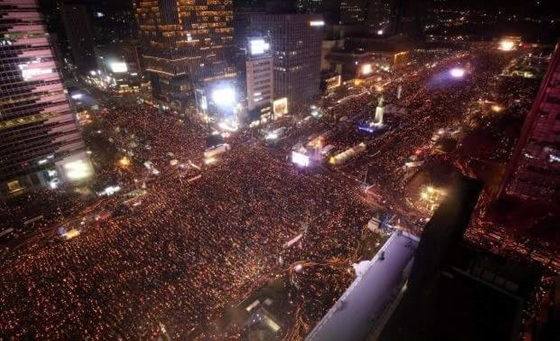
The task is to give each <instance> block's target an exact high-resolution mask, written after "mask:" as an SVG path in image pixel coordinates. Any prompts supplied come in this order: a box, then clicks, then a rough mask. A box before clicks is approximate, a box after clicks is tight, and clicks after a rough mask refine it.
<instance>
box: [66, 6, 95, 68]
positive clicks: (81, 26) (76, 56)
mask: <svg viewBox="0 0 560 341" xmlns="http://www.w3.org/2000/svg"><path fill="white" fill-rule="evenodd" d="M61 13H62V23H63V24H64V31H65V33H66V38H67V39H68V43H69V46H70V50H71V54H72V59H73V60H74V64H75V66H76V69H77V71H78V72H79V73H81V74H87V73H89V72H90V71H92V70H95V69H97V65H96V61H95V51H94V49H95V41H94V39H93V30H92V27H91V21H90V18H89V14H88V11H87V8H86V6H85V5H79V4H76V5H74V4H66V5H63V6H62V11H61Z"/></svg>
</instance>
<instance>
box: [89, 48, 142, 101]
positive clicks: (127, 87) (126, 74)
mask: <svg viewBox="0 0 560 341" xmlns="http://www.w3.org/2000/svg"><path fill="white" fill-rule="evenodd" d="M139 48H140V46H139V43H138V41H136V40H126V41H120V42H115V43H110V44H106V45H102V46H97V47H96V48H95V55H96V58H97V67H98V70H97V71H96V72H94V73H93V74H92V76H97V78H98V79H102V80H105V81H107V83H108V88H110V89H112V90H113V91H114V92H115V93H117V94H125V93H133V92H138V91H140V89H141V86H142V70H141V64H140V55H139V52H138V50H139ZM97 72H99V73H100V74H97Z"/></svg>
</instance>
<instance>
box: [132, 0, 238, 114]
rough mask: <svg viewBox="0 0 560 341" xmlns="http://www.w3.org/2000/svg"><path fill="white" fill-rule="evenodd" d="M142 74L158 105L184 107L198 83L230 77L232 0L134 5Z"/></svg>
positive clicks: (141, 0) (139, 1)
mask: <svg viewBox="0 0 560 341" xmlns="http://www.w3.org/2000/svg"><path fill="white" fill-rule="evenodd" d="M134 8H135V15H136V20H137V21H138V27H139V38H140V40H141V43H142V54H143V55H142V57H143V61H144V68H145V71H146V72H147V73H148V76H149V77H150V81H151V83H152V90H153V93H154V96H155V97H156V98H157V99H160V100H163V101H166V102H168V103H171V104H178V105H185V104H187V103H188V102H189V101H191V100H192V99H193V98H194V91H195V88H196V87H197V86H198V85H197V84H198V83H207V82H212V81H215V80H218V79H220V78H223V77H231V76H232V74H235V72H234V70H233V68H231V67H230V63H228V61H227V60H226V59H227V56H228V55H229V54H231V52H232V51H233V45H234V40H233V4H232V0H158V1H156V0H135V1H134Z"/></svg>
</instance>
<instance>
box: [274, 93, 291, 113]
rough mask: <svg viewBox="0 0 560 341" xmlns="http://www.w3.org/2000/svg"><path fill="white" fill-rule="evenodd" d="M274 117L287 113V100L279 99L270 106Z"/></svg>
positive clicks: (285, 98)
mask: <svg viewBox="0 0 560 341" xmlns="http://www.w3.org/2000/svg"><path fill="white" fill-rule="evenodd" d="M272 107H273V110H274V116H282V115H285V114H287V113H288V98H287V97H284V98H280V99H277V100H276V101H274V103H273V104H272Z"/></svg>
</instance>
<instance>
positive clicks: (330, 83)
mask: <svg viewBox="0 0 560 341" xmlns="http://www.w3.org/2000/svg"><path fill="white" fill-rule="evenodd" d="M341 84H342V77H341V76H334V77H331V78H329V79H327V90H332V89H335V88H338V87H339V86H340V85H341Z"/></svg>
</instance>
